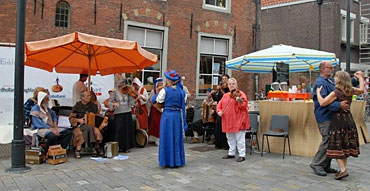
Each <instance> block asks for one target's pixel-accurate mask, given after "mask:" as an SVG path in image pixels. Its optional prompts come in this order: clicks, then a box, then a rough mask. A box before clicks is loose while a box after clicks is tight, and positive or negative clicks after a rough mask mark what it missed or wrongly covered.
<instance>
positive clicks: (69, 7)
mask: <svg viewBox="0 0 370 191" xmlns="http://www.w3.org/2000/svg"><path fill="white" fill-rule="evenodd" d="M62 3H65V4H66V5H67V6H68V15H67V16H68V19H67V26H66V27H65V26H57V25H56V22H57V19H56V17H57V10H58V5H59V4H62ZM60 16H61V13H59V17H60ZM64 16H65V15H64ZM70 20H71V5H70V4H69V3H68V2H67V1H64V0H60V1H58V2H57V3H56V5H55V17H54V26H55V27H60V28H69V27H70V26H71V22H70ZM58 22H59V24H60V23H61V22H65V20H64V21H62V20H61V19H60V18H59V19H58Z"/></svg>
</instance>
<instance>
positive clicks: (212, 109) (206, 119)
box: [202, 102, 217, 123]
mask: <svg viewBox="0 0 370 191" xmlns="http://www.w3.org/2000/svg"><path fill="white" fill-rule="evenodd" d="M216 107H217V103H216V102H212V103H211V104H210V105H208V104H206V103H204V104H203V112H202V117H203V119H202V120H203V123H214V122H216V119H215V114H216Z"/></svg>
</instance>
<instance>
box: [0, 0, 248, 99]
mask: <svg viewBox="0 0 370 191" xmlns="http://www.w3.org/2000/svg"><path fill="white" fill-rule="evenodd" d="M16 2H17V1H16V0H3V1H2V3H1V4H0V42H2V43H9V42H10V43H14V42H15V28H16V24H15V23H16ZM41 2H42V1H41V0H37V1H36V6H35V1H27V14H26V23H27V24H26V41H35V40H41V39H47V38H52V37H57V36H60V35H63V34H68V33H71V32H74V31H80V32H84V33H89V34H93V35H99V36H104V37H111V38H117V39H123V36H124V22H125V21H126V20H129V21H135V22H140V23H148V24H152V25H158V26H165V27H168V51H167V69H175V70H177V71H178V72H179V73H180V74H183V75H185V76H186V81H185V85H187V86H188V88H189V90H190V92H191V93H195V91H196V90H195V87H196V81H197V79H196V75H195V74H196V72H197V57H198V55H197V54H198V34H199V32H203V33H211V34H219V35H229V36H232V41H233V42H232V57H233V58H234V57H237V56H240V55H243V54H247V53H250V52H252V50H253V30H252V25H253V24H254V23H255V4H254V3H253V1H252V0H232V3H231V13H223V12H219V11H214V10H208V9H204V8H202V6H203V1H201V0H181V1H175V0H167V1H163V0H96V8H97V9H96V11H97V13H96V25H94V1H93V0H90V1H81V0H66V2H68V4H69V5H70V7H71V12H70V13H71V14H70V26H69V27H68V28H60V27H55V12H56V4H57V2H58V0H45V1H44V3H45V4H44V9H43V10H44V11H43V19H41V11H42V5H41ZM121 3H122V13H123V14H122V17H123V18H122V23H121V30H120V29H119V25H120V7H121ZM35 7H36V10H35ZM34 11H35V14H34ZM191 14H193V27H192V29H191V27H190V25H191ZM190 30H192V31H191V38H190ZM234 30H236V31H234ZM232 76H233V77H236V78H237V80H238V81H239V86H240V88H241V89H242V90H243V91H246V92H247V94H248V98H249V99H252V98H253V94H254V88H253V86H254V85H253V77H252V75H251V74H243V73H240V72H233V73H232Z"/></svg>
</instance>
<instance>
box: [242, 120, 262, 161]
mask: <svg viewBox="0 0 370 191" xmlns="http://www.w3.org/2000/svg"><path fill="white" fill-rule="evenodd" d="M249 123H250V126H251V129H250V130H248V131H246V134H245V135H246V136H249V140H250V142H249V144H250V151H249V154H250V155H252V146H253V145H252V144H253V137H254V136H255V137H256V144H257V149H258V151H259V147H260V146H259V144H258V128H259V126H260V125H259V121H258V115H257V114H251V113H250V114H249Z"/></svg>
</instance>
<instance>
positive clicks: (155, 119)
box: [148, 106, 162, 138]
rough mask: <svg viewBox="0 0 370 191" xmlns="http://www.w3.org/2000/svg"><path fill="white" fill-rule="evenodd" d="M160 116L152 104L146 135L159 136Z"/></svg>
mask: <svg viewBox="0 0 370 191" xmlns="http://www.w3.org/2000/svg"><path fill="white" fill-rule="evenodd" d="M161 116H162V113H161V112H159V111H158V110H157V109H156V108H155V107H153V106H152V107H151V108H150V115H149V130H148V135H152V136H155V137H157V138H159V129H160V123H161Z"/></svg>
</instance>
